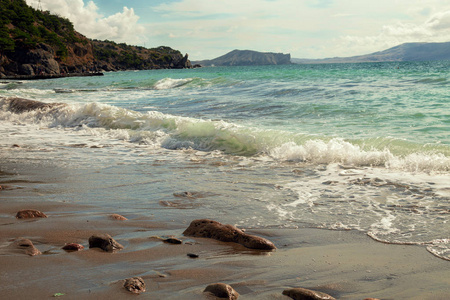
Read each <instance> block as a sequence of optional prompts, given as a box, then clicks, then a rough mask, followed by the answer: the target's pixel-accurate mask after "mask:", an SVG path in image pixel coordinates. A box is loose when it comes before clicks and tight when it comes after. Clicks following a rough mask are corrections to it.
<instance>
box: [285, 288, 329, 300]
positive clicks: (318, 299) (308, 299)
mask: <svg viewBox="0 0 450 300" xmlns="http://www.w3.org/2000/svg"><path fill="white" fill-rule="evenodd" d="M283 295H286V296H288V297H291V298H292V299H294V300H336V299H335V298H333V297H332V296H330V295H328V294H325V293H322V292H317V291H313V290H308V289H304V288H294V289H287V290H284V291H283Z"/></svg>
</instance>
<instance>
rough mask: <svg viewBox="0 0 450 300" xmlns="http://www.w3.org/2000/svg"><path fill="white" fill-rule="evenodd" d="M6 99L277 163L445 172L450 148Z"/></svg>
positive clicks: (161, 139)
mask: <svg viewBox="0 0 450 300" xmlns="http://www.w3.org/2000/svg"><path fill="white" fill-rule="evenodd" d="M7 103H8V102H7V100H5V99H4V100H1V101H0V106H1V107H2V110H1V113H0V119H4V120H5V119H7V120H10V121H13V122H22V123H38V124H40V125H41V126H48V127H63V128H67V127H69V128H70V127H72V128H89V130H91V131H92V129H96V130H97V131H98V132H100V133H101V134H108V135H110V136H117V137H118V138H119V136H120V139H126V140H128V141H130V142H138V143H141V144H142V143H146V144H148V145H152V146H158V147H163V148H167V149H174V150H177V149H189V148H192V149H196V150H201V151H215V150H219V151H222V152H223V153H224V154H228V155H239V156H268V157H270V158H272V159H274V160H276V161H280V162H283V161H297V162H306V163H312V164H332V163H341V164H345V165H353V166H376V167H384V168H389V169H396V170H404V171H408V172H448V171H450V157H449V153H450V149H449V147H448V146H446V145H418V144H413V143H406V142H405V141H396V140H394V139H388V138H380V139H369V140H359V141H358V140H356V141H349V140H345V139H342V138H330V137H324V136H315V135H308V134H301V133H292V132H283V131H277V130H263V129H258V128H251V127H244V126H239V125H236V124H233V123H229V122H225V121H212V120H202V119H194V118H188V117H179V116H174V115H169V114H164V113H161V112H158V111H149V112H145V113H142V112H136V111H132V110H128V109H124V108H119V107H116V106H111V105H107V104H100V103H88V104H70V105H64V106H61V107H57V108H54V109H52V110H49V111H47V112H46V111H40V110H36V111H28V112H23V113H21V114H13V113H11V112H9V111H8V105H7Z"/></svg>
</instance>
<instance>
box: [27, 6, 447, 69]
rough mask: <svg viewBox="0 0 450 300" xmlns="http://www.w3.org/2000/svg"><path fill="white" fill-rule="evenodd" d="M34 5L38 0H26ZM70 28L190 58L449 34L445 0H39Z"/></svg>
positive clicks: (326, 50) (351, 46)
mask: <svg viewBox="0 0 450 300" xmlns="http://www.w3.org/2000/svg"><path fill="white" fill-rule="evenodd" d="M26 2H27V3H28V4H29V5H31V6H33V7H35V8H38V4H39V0H26ZM40 5H41V7H42V9H43V10H49V11H50V12H52V13H54V14H57V15H60V16H63V17H66V18H68V19H69V20H71V21H72V23H73V24H74V27H75V29H76V30H77V31H79V32H80V33H82V34H83V35H85V36H87V37H89V38H94V39H100V40H105V39H108V40H112V41H115V42H118V43H123V42H124V43H127V44H130V45H139V46H144V47H147V48H152V47H158V46H169V47H171V48H174V49H176V50H180V51H181V52H182V53H188V54H189V58H190V59H191V60H203V59H212V58H216V57H218V56H221V55H224V54H226V53H228V52H230V51H232V50H235V49H239V50H255V51H261V52H281V53H290V54H291V57H293V58H328V57H347V56H354V55H363V54H369V53H373V52H376V51H381V50H385V49H387V48H390V47H394V46H397V45H399V44H402V43H407V42H449V41H450V0H427V1H424V0H226V1H223V0H165V1H163V0H40Z"/></svg>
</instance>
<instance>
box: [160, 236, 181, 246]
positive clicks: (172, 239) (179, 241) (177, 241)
mask: <svg viewBox="0 0 450 300" xmlns="http://www.w3.org/2000/svg"><path fill="white" fill-rule="evenodd" d="M163 241H164V242H165V243H169V244H178V245H179V244H183V241H182V240H180V239H177V238H173V237H170V238H167V239H164V240H163Z"/></svg>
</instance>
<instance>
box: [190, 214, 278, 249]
mask: <svg viewBox="0 0 450 300" xmlns="http://www.w3.org/2000/svg"><path fill="white" fill-rule="evenodd" d="M183 234H184V235H186V236H193V237H204V238H212V239H215V240H219V241H222V242H234V243H238V244H241V245H243V246H245V247H247V248H250V249H258V250H275V249H276V247H275V245H274V244H273V243H272V242H271V241H269V240H267V239H265V238H262V237H259V236H255V235H250V234H247V233H245V232H244V231H242V230H241V229H239V228H237V227H236V226H233V225H224V224H221V223H219V222H217V221H213V220H208V219H200V220H194V221H192V222H191V224H190V225H189V227H188V228H187V229H186V230H185V231H184V232H183Z"/></svg>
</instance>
